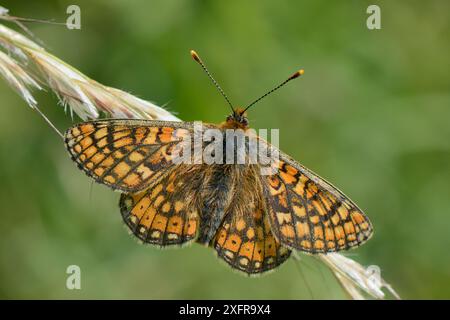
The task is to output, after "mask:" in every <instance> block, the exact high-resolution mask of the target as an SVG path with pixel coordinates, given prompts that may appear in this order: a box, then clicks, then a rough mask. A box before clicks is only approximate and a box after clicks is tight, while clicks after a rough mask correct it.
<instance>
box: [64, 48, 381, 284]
mask: <svg viewBox="0 0 450 320" xmlns="http://www.w3.org/2000/svg"><path fill="white" fill-rule="evenodd" d="M192 56H193V57H194V59H195V60H196V61H197V62H199V63H200V64H201V66H202V67H203V68H204V69H205V71H207V69H206V67H205V66H204V64H203V62H202V61H201V60H200V58H199V57H198V55H197V54H196V53H195V52H192ZM207 73H208V75H209V76H210V74H209V72H208V71H207ZM302 73H303V71H302V70H301V71H298V72H296V73H295V74H294V75H293V76H291V77H290V78H289V79H288V80H286V81H285V82H283V83H282V84H281V85H279V86H278V87H276V88H275V89H273V90H272V91H275V90H277V89H278V88H279V87H281V86H282V85H284V84H285V83H287V82H288V81H290V80H292V79H294V78H297V77H298V76H300V75H301V74H302ZM210 77H211V76H210ZM211 79H212V77H211ZM213 82H214V84H215V85H216V86H217V87H218V88H219V90H220V91H221V93H222V94H223V95H224V97H225V99H226V100H227V101H228V102H229V100H228V98H227V97H226V95H225V94H224V93H223V91H222V90H221V88H220V87H219V86H218V84H217V83H216V82H215V81H214V80H213ZM272 91H271V92H272ZM266 95H267V94H266ZM263 97H264V96H263ZM260 99H261V98H260ZM260 99H257V100H255V103H256V102H257V101H259V100H260ZM253 104H254V103H252V104H251V105H253ZM251 105H249V106H248V107H247V108H246V109H242V108H233V107H231V109H232V114H231V115H229V116H228V117H227V118H226V120H225V121H224V122H223V123H221V124H206V125H204V127H203V130H208V129H214V130H216V131H218V132H219V133H222V134H223V135H225V132H226V131H227V130H229V129H240V130H242V131H243V132H244V136H246V135H247V132H250V126H249V121H248V118H247V113H246V110H247V109H248V108H249V107H250V106H251ZM230 106H231V103H230ZM194 126H195V125H194V123H193V122H174V121H159V120H131V119H124V120H120V119H108V120H96V121H88V122H83V123H80V124H77V125H74V126H73V127H71V128H69V129H68V130H67V131H66V132H65V136H64V137H65V145H66V147H67V150H68V151H69V154H70V156H71V159H72V160H73V161H74V162H75V163H76V164H77V165H78V168H79V169H81V170H82V171H83V172H85V173H86V174H87V175H88V176H89V177H91V178H93V179H94V180H95V181H96V182H98V183H100V184H104V185H106V186H108V187H110V188H111V189H113V190H118V191H120V192H121V193H122V194H121V197H120V204H119V207H120V212H121V215H122V218H123V220H124V222H125V224H126V225H127V226H128V228H129V229H130V230H131V232H132V234H133V235H135V236H136V237H137V238H138V239H140V240H141V241H142V242H144V243H149V244H153V245H156V246H159V247H166V246H181V245H184V244H187V243H191V242H197V243H201V244H204V245H207V246H211V247H212V248H214V249H215V251H216V253H217V255H218V257H219V258H221V259H223V260H224V261H226V262H227V263H228V264H229V265H230V266H231V267H232V268H233V269H235V270H239V271H242V272H244V273H246V274H248V275H256V274H261V273H264V272H266V271H270V270H272V269H274V268H276V267H278V266H279V265H281V264H282V263H283V262H285V261H286V260H287V259H288V258H289V256H290V254H291V251H292V250H299V251H302V252H305V253H309V254H319V253H321V254H326V253H330V252H337V251H341V250H347V249H350V248H354V247H357V246H359V245H361V244H363V243H364V242H366V241H367V240H368V239H369V238H370V237H371V235H372V231H373V228H372V224H371V222H370V221H369V219H368V217H367V216H366V215H365V214H364V213H363V212H362V210H361V209H359V208H358V207H357V205H356V204H355V203H354V202H353V201H351V200H350V199H349V198H348V197H347V196H345V195H344V194H343V193H342V192H341V191H339V190H338V189H337V188H336V187H334V186H333V185H331V184H330V183H329V182H327V181H326V180H324V179H323V178H321V177H319V176H318V175H317V174H315V173H314V172H312V171H311V170H309V169H307V168H306V167H304V166H302V165H301V164H299V163H298V162H296V161H295V160H293V159H292V158H291V157H289V156H288V155H286V154H285V153H283V152H281V151H279V150H278V149H276V150H278V152H279V153H278V154H279V158H278V161H277V162H276V163H275V164H274V166H275V169H276V170H274V172H273V173H271V174H265V175H263V174H261V170H260V169H261V168H260V165H259V164H258V163H256V164H254V163H253V164H249V163H244V164H234V163H213V164H206V163H179V162H178V161H175V160H176V157H177V155H179V153H180V150H182V148H181V146H182V145H183V143H185V142H186V141H189V142H191V140H193V139H194V137H195V130H194V129H195V128H194ZM257 139H258V138H257ZM258 141H260V142H261V141H262V139H258ZM209 143H211V142H209ZM262 143H265V144H267V145H268V147H269V148H272V150H273V148H275V147H274V146H272V145H270V144H269V143H268V142H265V141H262ZM208 145H209V144H208V142H204V141H203V142H202V147H203V148H207V147H208ZM192 152H193V153H194V151H192ZM227 152H232V153H237V152H240V151H239V150H238V149H237V148H233V149H231V151H227Z"/></svg>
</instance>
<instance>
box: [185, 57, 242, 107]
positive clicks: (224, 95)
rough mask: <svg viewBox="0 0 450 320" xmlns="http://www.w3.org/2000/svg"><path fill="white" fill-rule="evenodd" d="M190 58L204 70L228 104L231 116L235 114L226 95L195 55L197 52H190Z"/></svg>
mask: <svg viewBox="0 0 450 320" xmlns="http://www.w3.org/2000/svg"><path fill="white" fill-rule="evenodd" d="M191 56H192V58H194V60H195V61H197V62H198V64H199V65H201V66H202V68H203V70H205V72H206V74H207V75H208V77H209V78H210V79H211V81H212V82H213V83H214V85H215V86H216V88H217V89H218V90H219V92H220V93H221V94H222V96H223V97H224V98H225V100H226V101H227V102H228V105H229V106H230V108H231V110H232V111H233V114H235V113H236V112H235V111H234V108H233V105H232V104H231V102H230V100H229V99H228V97H227V95H226V94H225V92H224V91H223V90H222V88H221V87H220V86H219V84H218V83H217V81H216V80H214V78H213V76H212V75H211V73H209V71H208V69H207V68H206V66H205V64H204V63H203V61H202V59H200V57H199V55H198V54H197V52H195V51H194V50H191Z"/></svg>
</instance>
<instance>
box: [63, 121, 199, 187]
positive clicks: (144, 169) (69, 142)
mask: <svg viewBox="0 0 450 320" xmlns="http://www.w3.org/2000/svg"><path fill="white" fill-rule="evenodd" d="M190 130H191V127H190V124H189V123H181V122H169V121H150V120H148V121H145V120H100V121H92V122H84V123H80V124H78V125H75V126H73V127H72V128H70V129H68V130H67V131H66V133H65V143H66V147H67V149H68V151H69V153H70V156H71V158H72V160H73V161H75V162H76V163H77V165H78V167H79V168H80V169H81V170H83V171H84V172H85V173H86V174H87V175H88V176H90V177H92V178H94V179H95V180H96V181H97V182H99V183H102V184H105V185H107V186H109V187H111V188H112V189H118V190H121V191H125V192H138V191H141V190H144V189H146V188H147V187H149V186H150V185H151V184H152V181H155V180H156V179H157V178H158V177H160V176H161V175H162V174H163V169H167V168H168V167H170V166H171V165H173V162H172V160H173V153H174V149H175V148H176V147H177V146H179V142H180V141H182V140H183V138H184V137H186V136H188V135H189V133H190Z"/></svg>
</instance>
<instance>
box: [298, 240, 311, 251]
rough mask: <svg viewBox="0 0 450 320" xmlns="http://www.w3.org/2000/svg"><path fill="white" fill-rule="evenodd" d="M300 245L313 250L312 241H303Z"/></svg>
mask: <svg viewBox="0 0 450 320" xmlns="http://www.w3.org/2000/svg"><path fill="white" fill-rule="evenodd" d="M300 245H301V246H302V247H303V248H306V249H311V241H309V240H302V241H301V242H300Z"/></svg>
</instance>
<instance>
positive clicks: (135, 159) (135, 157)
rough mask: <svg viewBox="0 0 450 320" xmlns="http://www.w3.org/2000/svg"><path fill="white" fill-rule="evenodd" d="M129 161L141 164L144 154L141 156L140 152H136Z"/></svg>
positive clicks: (130, 156)
mask: <svg viewBox="0 0 450 320" xmlns="http://www.w3.org/2000/svg"><path fill="white" fill-rule="evenodd" d="M129 159H130V160H131V161H132V162H139V161H142V160H143V159H144V156H143V155H142V154H140V153H139V152H136V151H134V152H132V153H131V154H130V155H129Z"/></svg>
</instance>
